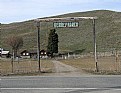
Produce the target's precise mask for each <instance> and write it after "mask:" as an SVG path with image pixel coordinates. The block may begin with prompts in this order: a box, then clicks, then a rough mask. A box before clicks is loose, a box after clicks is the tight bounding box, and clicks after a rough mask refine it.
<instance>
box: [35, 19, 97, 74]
mask: <svg viewBox="0 0 121 93" xmlns="http://www.w3.org/2000/svg"><path fill="white" fill-rule="evenodd" d="M82 19H88V20H92V24H93V27H92V30H93V38H94V60H95V70H96V71H97V72H98V64H97V45H96V33H95V20H96V19H97V17H64V18H42V19H35V22H36V23H37V25H36V26H37V29H38V33H37V36H38V38H37V45H38V49H37V53H38V63H39V71H40V72H41V63H40V52H39V51H40V24H41V22H53V27H55V28H61V27H63V28H66V27H70V28H73V27H79V22H78V21H81V20H82Z"/></svg>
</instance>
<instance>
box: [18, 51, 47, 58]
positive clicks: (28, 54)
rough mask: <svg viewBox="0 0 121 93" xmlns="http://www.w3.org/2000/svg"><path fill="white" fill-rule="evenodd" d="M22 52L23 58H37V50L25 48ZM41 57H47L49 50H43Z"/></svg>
mask: <svg viewBox="0 0 121 93" xmlns="http://www.w3.org/2000/svg"><path fill="white" fill-rule="evenodd" d="M20 54H21V57H22V58H37V50H32V51H28V50H24V51H22V52H21V53H20ZM40 57H41V58H46V57H47V52H46V51H45V50H41V51H40Z"/></svg>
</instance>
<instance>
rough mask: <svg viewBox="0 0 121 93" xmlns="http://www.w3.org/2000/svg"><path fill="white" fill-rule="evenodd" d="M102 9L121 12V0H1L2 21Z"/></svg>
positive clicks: (0, 19)
mask: <svg viewBox="0 0 121 93" xmlns="http://www.w3.org/2000/svg"><path fill="white" fill-rule="evenodd" d="M101 9H103V10H113V11H119V12H121V0H0V23H12V22H21V21H26V20H31V19H36V18H41V17H49V16H55V15H60V14H66V13H72V12H83V11H91V10H101Z"/></svg>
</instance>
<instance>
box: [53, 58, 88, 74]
mask: <svg viewBox="0 0 121 93" xmlns="http://www.w3.org/2000/svg"><path fill="white" fill-rule="evenodd" d="M52 62H53V63H54V67H55V68H54V69H53V72H55V73H56V74H61V75H69V76H70V75H71V76H74V75H76V76H78V75H82V74H86V73H84V72H83V71H80V70H78V69H77V68H75V67H72V66H69V65H66V64H64V63H61V62H60V61H56V60H54V61H52Z"/></svg>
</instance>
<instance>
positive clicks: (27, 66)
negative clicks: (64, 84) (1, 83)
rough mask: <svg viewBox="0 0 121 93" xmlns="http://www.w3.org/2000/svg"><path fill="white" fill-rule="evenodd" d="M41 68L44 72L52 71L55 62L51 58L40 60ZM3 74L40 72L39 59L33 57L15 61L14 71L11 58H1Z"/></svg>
mask: <svg viewBox="0 0 121 93" xmlns="http://www.w3.org/2000/svg"><path fill="white" fill-rule="evenodd" d="M40 62H41V67H42V68H41V70H42V71H44V72H48V73H49V72H52V70H53V66H54V65H53V63H52V62H51V60H40ZM0 64H1V74H10V73H33V72H38V61H37V60H31V59H24V60H19V62H18V61H15V62H13V71H12V64H11V59H1V60H0Z"/></svg>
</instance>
